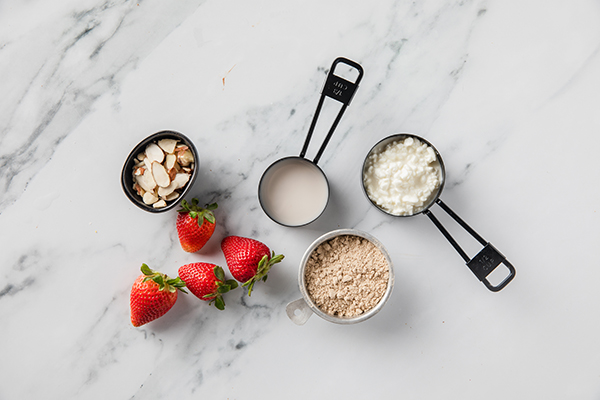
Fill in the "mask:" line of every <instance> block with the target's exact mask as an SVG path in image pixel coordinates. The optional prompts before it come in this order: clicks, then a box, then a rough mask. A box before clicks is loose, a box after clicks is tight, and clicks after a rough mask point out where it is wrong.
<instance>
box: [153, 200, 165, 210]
mask: <svg viewBox="0 0 600 400" xmlns="http://www.w3.org/2000/svg"><path fill="white" fill-rule="evenodd" d="M166 206H167V202H166V201H164V200H162V199H161V200H159V201H157V202H156V203H154V204H153V205H152V207H154V208H162V207H166Z"/></svg>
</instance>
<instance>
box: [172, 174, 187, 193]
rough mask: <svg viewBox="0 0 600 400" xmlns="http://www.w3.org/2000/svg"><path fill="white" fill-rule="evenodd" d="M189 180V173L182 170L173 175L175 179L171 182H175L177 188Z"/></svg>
mask: <svg viewBox="0 0 600 400" xmlns="http://www.w3.org/2000/svg"><path fill="white" fill-rule="evenodd" d="M189 180H190V175H189V174H186V173H183V172H182V173H179V174H177V175H175V179H173V182H176V183H177V189H179V188H182V187H184V186H185V184H186V183H188V181H189Z"/></svg>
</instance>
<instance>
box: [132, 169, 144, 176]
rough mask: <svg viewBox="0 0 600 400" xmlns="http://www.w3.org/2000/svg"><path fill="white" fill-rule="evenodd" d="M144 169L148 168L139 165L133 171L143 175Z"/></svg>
mask: <svg viewBox="0 0 600 400" xmlns="http://www.w3.org/2000/svg"><path fill="white" fill-rule="evenodd" d="M144 171H146V168H144V167H137V168H136V169H135V170H134V171H133V175H135V176H138V175H143V174H144Z"/></svg>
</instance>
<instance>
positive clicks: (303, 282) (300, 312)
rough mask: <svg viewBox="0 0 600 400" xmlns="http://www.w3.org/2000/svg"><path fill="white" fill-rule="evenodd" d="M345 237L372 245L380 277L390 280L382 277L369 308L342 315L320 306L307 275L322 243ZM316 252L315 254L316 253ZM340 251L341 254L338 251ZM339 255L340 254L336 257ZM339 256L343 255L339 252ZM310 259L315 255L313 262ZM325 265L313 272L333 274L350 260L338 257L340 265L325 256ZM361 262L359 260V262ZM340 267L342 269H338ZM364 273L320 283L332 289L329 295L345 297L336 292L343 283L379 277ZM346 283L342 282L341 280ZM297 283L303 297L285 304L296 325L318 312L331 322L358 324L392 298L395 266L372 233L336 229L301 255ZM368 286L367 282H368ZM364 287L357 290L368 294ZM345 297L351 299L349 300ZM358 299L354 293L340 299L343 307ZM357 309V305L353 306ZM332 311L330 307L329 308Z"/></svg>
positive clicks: (361, 282)
mask: <svg viewBox="0 0 600 400" xmlns="http://www.w3.org/2000/svg"><path fill="white" fill-rule="evenodd" d="M343 237H350V238H351V240H354V241H355V243H356V241H357V240H358V241H360V242H362V245H364V246H367V247H369V248H370V251H371V252H372V253H370V254H371V255H372V254H377V256H376V257H373V258H377V257H378V258H379V259H380V264H379V267H378V268H380V270H379V273H380V275H379V277H380V278H381V276H387V281H386V280H385V279H380V286H379V288H378V289H379V293H378V295H377V296H374V297H373V301H372V303H371V304H370V306H369V307H365V308H364V310H361V311H358V312H355V313H353V314H352V315H351V316H348V315H341V314H339V313H332V312H328V310H326V309H325V307H323V308H322V306H323V305H322V304H321V307H320V304H319V300H318V299H316V298H313V297H312V296H311V284H310V282H309V280H310V277H308V276H307V269H310V268H311V266H309V262H314V258H313V257H315V256H317V257H318V254H319V253H318V249H319V248H320V247H321V245H323V244H329V243H331V241H332V240H335V239H336V238H343ZM329 248H330V249H331V251H333V252H335V251H334V250H333V249H332V248H331V247H329ZM313 253H315V254H313ZM338 254H340V253H338ZM335 257H337V256H335ZM340 257H342V256H341V255H340ZM311 258H313V260H312V261H310V260H311ZM321 262H322V264H321V265H318V266H317V267H316V268H317V269H318V271H314V272H315V273H316V274H321V275H329V276H332V274H335V273H340V275H342V274H341V271H340V269H341V268H340V265H341V264H343V263H344V262H347V260H346V259H344V260H341V259H340V260H339V262H338V263H337V264H333V265H331V264H328V262H329V261H328V260H327V259H323V261H321ZM357 263H358V262H357ZM360 264H361V267H362V266H363V265H367V264H368V263H366V262H365V261H364V260H361V261H360ZM344 266H347V264H344ZM312 267H315V265H314V264H313V265H312ZM320 268H323V269H322V270H320ZM338 268H339V269H338ZM361 272H363V273H361V274H360V275H359V274H358V272H356V271H355V272H353V273H351V274H350V275H349V276H347V279H346V275H345V274H344V275H343V276H344V278H342V279H340V280H338V281H337V282H335V283H333V282H327V283H320V284H319V285H320V289H322V290H324V291H325V292H329V291H332V292H333V293H332V294H330V295H329V297H330V298H335V297H338V298H340V296H342V297H343V296H344V295H342V294H340V295H337V293H336V292H338V291H339V290H344V286H346V285H347V284H350V283H351V282H350V281H352V280H354V282H355V283H357V284H358V285H361V284H365V283H368V281H369V280H370V281H371V282H373V281H375V279H376V275H375V273H374V271H371V274H369V272H370V271H361ZM342 282H343V283H342ZM298 285H299V287H300V293H302V298H300V299H298V300H295V301H292V302H291V303H289V304H288V305H287V306H286V313H287V315H288V317H289V318H290V319H291V320H292V322H294V323H295V324H296V325H304V324H305V323H306V321H308V319H309V318H310V317H311V315H313V314H316V315H318V316H319V317H321V318H323V319H324V320H325V321H328V322H333V323H336V324H342V325H349V324H356V323H359V322H363V321H366V320H367V319H369V318H371V317H373V316H374V315H375V314H377V313H378V312H379V311H380V310H381V309H382V308H383V306H384V305H385V303H386V302H387V301H388V299H389V298H390V295H391V294H392V289H393V288H394V269H393V266H392V260H391V258H390V255H389V254H388V252H387V250H386V249H385V247H384V246H383V244H381V242H380V241H379V240H377V239H376V238H375V237H373V236H372V235H370V234H369V233H366V232H362V231H359V230H356V229H337V230H334V231H331V232H328V233H326V234H324V235H322V236H321V237H319V238H317V239H316V240H315V241H314V242H313V243H312V244H311V245H310V246H309V247H308V249H307V250H306V252H305V253H304V256H303V257H302V260H301V261H300V269H299V271H298ZM367 286H368V285H367ZM313 288H314V286H313ZM364 289H365V288H364V287H361V288H360V289H357V290H356V292H355V293H356V296H359V297H360V296H361V295H363V296H365V294H364V293H365V291H364ZM346 300H348V301H347V302H346ZM355 300H356V298H355V296H353V297H352V298H349V299H344V302H342V301H341V300H340V302H339V303H340V306H341V307H348V308H349V307H352V306H353V303H354V302H355ZM354 310H356V308H355V309H354ZM329 311H330V310H329Z"/></svg>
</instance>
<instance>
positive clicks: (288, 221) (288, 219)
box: [258, 57, 364, 227]
mask: <svg viewBox="0 0 600 400" xmlns="http://www.w3.org/2000/svg"><path fill="white" fill-rule="evenodd" d="M338 64H345V65H347V66H349V67H351V68H353V69H355V70H357V71H358V77H357V78H356V80H355V81H354V82H350V81H349V80H346V79H344V78H342V77H340V76H338V75H335V73H334V72H335V69H336V67H337V66H338ZM363 72H364V71H363V68H362V67H361V66H360V65H359V64H357V63H356V62H354V61H351V60H348V59H347V58H342V57H340V58H337V59H335V61H334V62H333V64H332V65H331V69H330V70H329V74H328V75H327V79H326V80H325V84H324V86H323V89H322V91H321V97H320V99H319V103H318V104H317V109H316V111H315V115H314V117H313V120H312V122H311V124H310V128H309V130H308V134H307V135H306V139H305V141H304V146H303V147H302V151H301V152H300V155H299V156H298V157H295V156H291V157H285V158H282V159H280V160H278V161H276V162H274V163H273V164H271V166H269V168H267V169H266V171H265V172H264V173H263V175H262V177H261V179H260V183H259V185H258V200H259V202H260V206H261V207H262V209H263V211H264V212H265V214H267V216H268V217H269V218H271V219H272V220H273V221H275V222H277V223H278V224H280V225H284V226H289V227H298V226H303V225H307V224H309V223H311V222H313V221H314V220H316V219H317V218H319V216H321V214H322V213H323V211H325V208H326V207H327V203H328V202H329V182H328V181H327V177H326V176H325V173H324V172H323V170H322V169H321V168H320V167H319V166H318V165H317V163H318V162H319V159H320V158H321V155H322V154H323V152H324V151H325V147H326V146H327V144H328V143H329V140H330V139H331V136H332V135H333V132H334V131H335V129H336V127H337V125H338V123H339V122H340V120H341V119H342V115H343V114H344V112H345V111H346V108H347V107H348V105H349V104H350V101H351V100H352V97H353V96H354V93H355V92H356V89H357V88H358V84H359V82H360V80H361V79H362V76H363ZM325 97H329V98H332V99H334V100H337V101H339V102H341V103H342V108H341V109H340V111H339V112H338V114H337V117H336V118H335V120H334V122H333V125H332V126H331V128H330V129H329V132H328V133H327V136H325V139H324V141H323V143H322V144H321V147H320V148H319V151H318V152H317V155H316V156H315V158H314V159H313V160H312V161H310V160H308V159H306V158H305V155H306V151H307V150H308V146H309V144H310V140H311V138H312V134H313V132H314V129H315V126H316V124H317V120H318V118H319V114H320V112H321V108H322V107H323V103H324V100H325Z"/></svg>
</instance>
